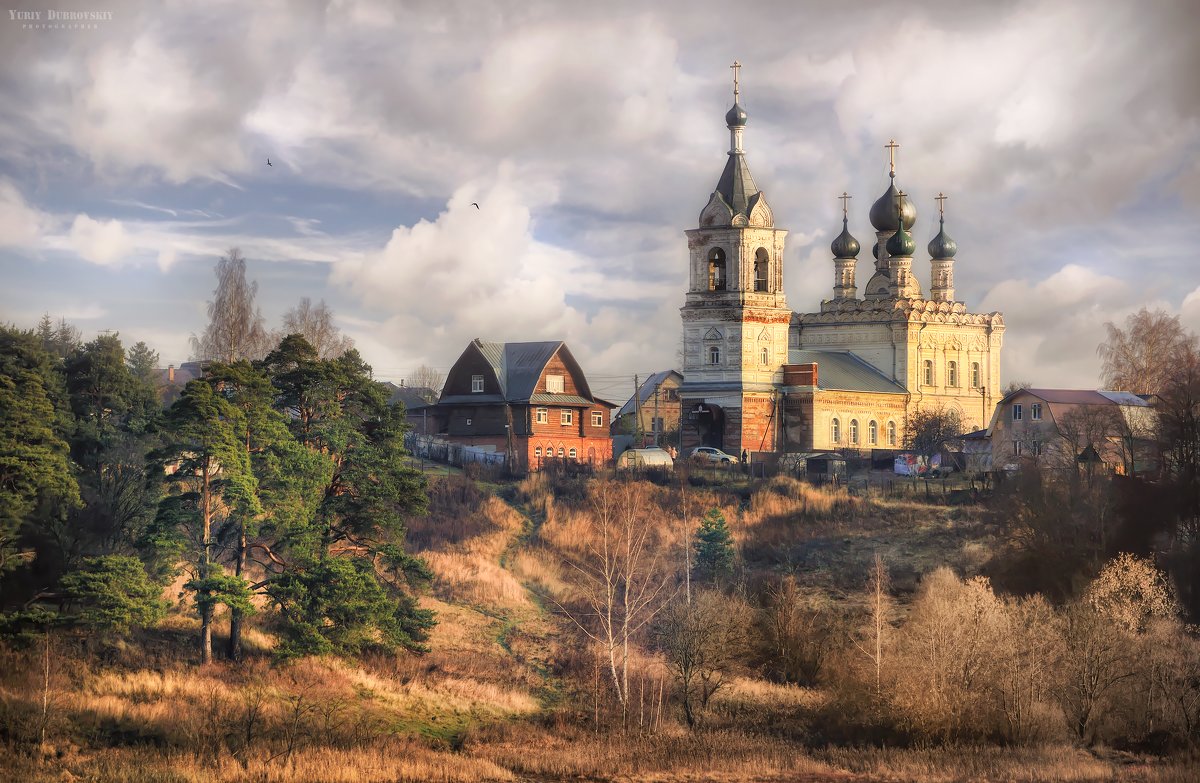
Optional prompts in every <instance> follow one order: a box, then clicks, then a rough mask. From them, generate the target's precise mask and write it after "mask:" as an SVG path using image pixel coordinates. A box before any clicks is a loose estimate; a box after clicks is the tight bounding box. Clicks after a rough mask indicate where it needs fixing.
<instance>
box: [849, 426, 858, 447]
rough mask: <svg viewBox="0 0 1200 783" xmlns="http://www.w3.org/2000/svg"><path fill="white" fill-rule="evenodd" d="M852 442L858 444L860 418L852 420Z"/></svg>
mask: <svg viewBox="0 0 1200 783" xmlns="http://www.w3.org/2000/svg"><path fill="white" fill-rule="evenodd" d="M850 442H851V443H852V444H854V445H855V446H857V445H858V419H851V420H850Z"/></svg>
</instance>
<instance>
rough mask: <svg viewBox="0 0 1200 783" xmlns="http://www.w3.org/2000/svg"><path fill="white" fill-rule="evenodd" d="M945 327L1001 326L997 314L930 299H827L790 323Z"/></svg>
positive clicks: (964, 305) (961, 304)
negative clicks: (968, 310)
mask: <svg viewBox="0 0 1200 783" xmlns="http://www.w3.org/2000/svg"><path fill="white" fill-rule="evenodd" d="M879 322H891V323H896V322H909V323H945V324H954V325H960V326H967V325H973V326H990V327H992V328H997V327H1000V328H1002V327H1003V325H1004V316H1003V315H1001V314H1000V313H999V312H992V313H970V312H967V306H966V304H964V303H963V302H938V301H934V300H932V299H908V298H889V299H827V300H825V301H823V302H821V311H820V312H819V313H794V314H793V316H792V323H794V324H798V325H808V324H838V323H879Z"/></svg>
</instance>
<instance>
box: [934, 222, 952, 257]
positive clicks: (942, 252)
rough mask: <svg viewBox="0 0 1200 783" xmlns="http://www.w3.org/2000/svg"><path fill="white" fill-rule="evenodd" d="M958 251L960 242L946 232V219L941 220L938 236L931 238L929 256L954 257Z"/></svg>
mask: <svg viewBox="0 0 1200 783" xmlns="http://www.w3.org/2000/svg"><path fill="white" fill-rule="evenodd" d="M957 252H958V243H957V242H955V241H954V240H953V239H951V238H950V235H949V234H947V233H946V221H945V220H941V221H940V226H939V231H938V234H937V236H936V237H934V238H933V239H931V240H929V257H930V258H954V254H955V253H957Z"/></svg>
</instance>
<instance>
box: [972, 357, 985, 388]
mask: <svg viewBox="0 0 1200 783" xmlns="http://www.w3.org/2000/svg"><path fill="white" fill-rule="evenodd" d="M982 386H983V383H981V381H980V375H979V362H971V388H972V389H979V388H981V387H982Z"/></svg>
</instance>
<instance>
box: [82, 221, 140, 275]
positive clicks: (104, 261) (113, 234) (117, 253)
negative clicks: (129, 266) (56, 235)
mask: <svg viewBox="0 0 1200 783" xmlns="http://www.w3.org/2000/svg"><path fill="white" fill-rule="evenodd" d="M69 239H70V244H71V247H72V248H74V250H75V252H76V253H78V254H79V255H80V257H81V258H83V259H85V260H87V261H90V262H92V263H93V264H99V265H100V266H117V265H120V264H121V263H123V262H125V260H126V257H127V256H128V255H129V253H130V252H132V250H133V242H132V241H131V240H130V237H129V235H128V234H127V233H126V231H125V227H124V226H123V225H121V221H119V220H93V219H92V218H91V217H89V216H88V215H82V214H81V215H76V216H75V221H74V222H73V223H72V224H71V233H70V237H69Z"/></svg>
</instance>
